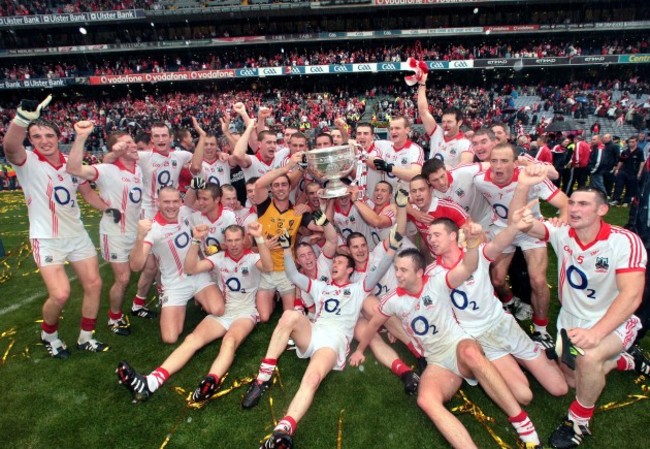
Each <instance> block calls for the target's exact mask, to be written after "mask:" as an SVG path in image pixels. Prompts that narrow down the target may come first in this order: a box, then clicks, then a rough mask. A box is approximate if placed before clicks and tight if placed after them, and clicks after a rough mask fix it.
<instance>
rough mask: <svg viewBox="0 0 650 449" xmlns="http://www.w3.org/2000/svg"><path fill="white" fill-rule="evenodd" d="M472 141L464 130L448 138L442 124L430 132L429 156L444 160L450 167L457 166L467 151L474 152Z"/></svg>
mask: <svg viewBox="0 0 650 449" xmlns="http://www.w3.org/2000/svg"><path fill="white" fill-rule="evenodd" d="M471 146H472V142H470V141H469V139H466V138H465V136H464V135H463V133H462V132H459V133H458V134H456V136H455V137H452V138H450V139H447V138H446V137H445V136H444V131H443V129H442V127H441V126H439V125H437V126H436V129H434V130H433V132H432V133H431V134H429V155H430V156H429V157H430V158H431V159H433V158H436V159H440V160H442V161H444V163H445V165H446V166H448V167H456V166H457V165H459V164H460V156H461V155H462V154H463V153H465V152H470V153H471V152H472V150H471Z"/></svg>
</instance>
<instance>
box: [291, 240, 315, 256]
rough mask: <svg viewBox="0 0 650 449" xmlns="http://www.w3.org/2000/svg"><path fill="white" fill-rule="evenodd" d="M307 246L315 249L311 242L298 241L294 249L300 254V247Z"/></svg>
mask: <svg viewBox="0 0 650 449" xmlns="http://www.w3.org/2000/svg"><path fill="white" fill-rule="evenodd" d="M305 247H307V248H309V249H310V250H312V252H313V251H314V248H313V247H312V246H311V245H310V244H309V243H307V242H298V243H296V247H295V249H294V253H295V254H298V249H300V248H305Z"/></svg>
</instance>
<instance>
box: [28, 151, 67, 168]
mask: <svg viewBox="0 0 650 449" xmlns="http://www.w3.org/2000/svg"><path fill="white" fill-rule="evenodd" d="M34 154H35V155H36V157H37V158H38V160H39V161H41V162H47V163H48V164H50V165H51V166H52V167H54V168H56V169H57V170H59V169H60V168H61V167H63V166H64V165H65V163H66V160H65V156H64V155H63V153H61V152H60V151H59V165H54V164H53V163H51V162H50V160H49V159H47V158H46V157H45V156H43V155H42V154H41V153H40V151H38V150H36V149H35V150H34Z"/></svg>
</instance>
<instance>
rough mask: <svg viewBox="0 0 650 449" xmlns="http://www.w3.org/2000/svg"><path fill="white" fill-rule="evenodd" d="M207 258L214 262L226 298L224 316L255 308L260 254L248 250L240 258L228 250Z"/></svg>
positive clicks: (213, 265) (213, 266) (259, 277)
mask: <svg viewBox="0 0 650 449" xmlns="http://www.w3.org/2000/svg"><path fill="white" fill-rule="evenodd" d="M206 260H208V261H209V262H210V263H211V264H212V270H213V271H212V272H213V273H215V274H216V275H217V284H218V285H219V289H220V290H221V291H222V293H223V297H224V298H225V299H226V310H225V312H224V316H228V317H230V316H237V315H239V314H241V313H245V312H247V311H249V310H251V309H254V308H255V294H256V293H257V288H258V287H259V285H260V280H261V273H260V270H259V269H258V268H257V262H258V261H259V260H260V255H259V254H255V253H253V252H251V251H250V250H246V251H244V253H243V254H242V255H241V256H240V257H239V259H233V258H232V257H231V256H230V254H229V253H228V251H224V252H220V253H217V254H214V255H212V256H209V257H207V259H206Z"/></svg>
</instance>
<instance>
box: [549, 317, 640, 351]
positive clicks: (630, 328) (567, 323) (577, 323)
mask: <svg viewBox="0 0 650 449" xmlns="http://www.w3.org/2000/svg"><path fill="white" fill-rule="evenodd" d="M597 322H598V320H583V319H582V318H578V317H576V316H573V315H571V314H570V313H568V312H565V311H564V309H560V314H559V315H558V317H557V337H556V338H557V340H556V341H559V339H560V329H567V330H568V329H573V328H575V327H579V328H582V329H591V328H592V327H593V326H594V325H595V324H596V323H597ZM641 327H642V326H641V320H639V318H638V317H637V316H636V315H632V316H631V317H629V318H628V319H627V320H626V321H624V322H623V324H621V325H620V326H618V327H617V328H616V329H615V330H614V334H615V335H616V336H617V337H618V338H619V339H620V340H621V343H622V345H623V349H624V350H627V349H629V348H630V347H631V346H632V343H634V340H635V339H636V335H637V334H638V332H639V330H641Z"/></svg>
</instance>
